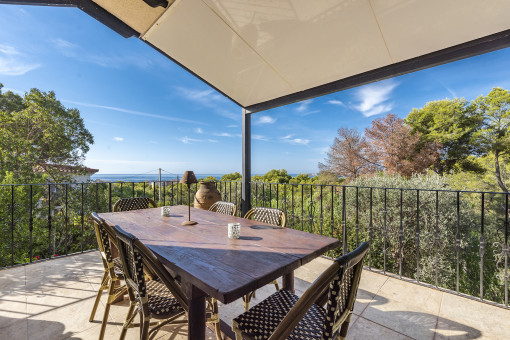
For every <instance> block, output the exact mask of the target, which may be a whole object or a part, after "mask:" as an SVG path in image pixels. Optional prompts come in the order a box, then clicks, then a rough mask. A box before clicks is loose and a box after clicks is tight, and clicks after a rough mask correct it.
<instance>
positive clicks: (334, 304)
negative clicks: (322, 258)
mask: <svg viewBox="0 0 510 340" xmlns="http://www.w3.org/2000/svg"><path fill="white" fill-rule="evenodd" d="M368 249H369V244H368V243H366V242H363V243H362V244H361V245H360V246H359V247H358V248H356V249H355V250H353V251H352V252H350V253H348V254H346V255H344V256H341V257H339V258H337V259H335V260H334V262H333V264H332V265H331V266H330V267H329V268H328V269H326V271H325V272H324V273H322V275H321V276H319V278H318V279H317V280H315V282H314V283H313V284H312V285H311V286H310V287H309V288H308V289H307V290H306V292H305V293H304V294H303V295H302V296H301V298H299V300H298V302H297V303H296V304H295V305H294V307H292V309H291V310H290V311H289V313H288V314H287V315H286V316H285V318H284V319H283V320H282V322H281V323H280V324H279V325H278V327H276V329H275V331H274V332H273V334H272V335H271V336H270V337H269V340H277V339H285V338H287V337H288V336H289V335H290V334H291V333H292V330H293V329H294V328H295V327H296V325H297V324H298V323H299V321H301V319H302V318H303V316H304V315H305V314H306V312H307V311H308V310H309V309H310V307H311V306H312V305H313V304H314V303H315V304H317V305H319V306H322V305H323V304H324V303H326V301H327V304H326V320H325V323H324V328H323V333H322V339H324V340H329V339H336V335H337V333H338V332H339V329H340V326H341V325H342V323H343V322H344V321H345V320H346V319H347V317H348V316H349V315H350V314H351V313H352V310H353V308H354V302H355V301H356V294H357V292H358V286H359V280H360V277H361V270H362V269H363V258H364V257H365V255H366V253H367V251H368ZM325 297H327V300H326V298H325ZM342 336H345V334H342Z"/></svg>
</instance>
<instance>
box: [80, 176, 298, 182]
mask: <svg viewBox="0 0 510 340" xmlns="http://www.w3.org/2000/svg"><path fill="white" fill-rule="evenodd" d="M223 175H224V174H195V176H196V177H197V179H200V178H206V177H208V176H212V177H214V178H216V179H217V180H218V181H219V180H220V179H221V177H222V176H223ZM253 175H255V174H253ZM289 175H290V176H292V177H296V176H297V174H289ZM181 176H182V175H170V174H161V180H162V181H171V180H176V179H177V178H181ZM90 179H91V180H92V181H102V182H145V181H149V182H154V181H158V180H159V175H158V174H145V175H132V174H94V175H92V176H90Z"/></svg>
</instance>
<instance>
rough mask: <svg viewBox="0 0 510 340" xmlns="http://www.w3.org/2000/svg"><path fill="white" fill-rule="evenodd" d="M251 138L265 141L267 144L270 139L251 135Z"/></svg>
mask: <svg viewBox="0 0 510 340" xmlns="http://www.w3.org/2000/svg"><path fill="white" fill-rule="evenodd" d="M251 138H253V139H256V140H263V141H266V142H267V141H268V140H269V138H268V137H266V136H263V135H251Z"/></svg>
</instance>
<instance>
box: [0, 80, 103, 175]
mask: <svg viewBox="0 0 510 340" xmlns="http://www.w3.org/2000/svg"><path fill="white" fill-rule="evenodd" d="M93 143H94V139H93V137H92V135H91V133H90V132H89V131H88V130H87V129H86V128H85V125H84V123H83V119H82V118H81V117H80V112H79V111H78V110H77V109H68V108H65V107H64V106H63V105H62V104H61V103H60V101H58V100H57V99H56V97H55V93H54V92H42V91H39V90H38V89H31V90H30V92H28V93H26V94H25V95H24V96H23V97H21V96H18V95H16V94H13V93H12V92H7V93H5V94H2V93H1V86H0V180H2V179H3V178H4V177H5V176H6V174H7V172H12V174H13V177H12V179H13V180H14V181H15V182H17V183H30V182H33V181H35V180H36V179H37V178H40V177H41V174H37V173H35V172H34V168H36V167H42V168H43V169H45V170H46V171H47V172H48V173H49V175H50V177H51V178H52V180H54V181H63V180H69V175H68V174H63V173H59V172H58V170H55V169H54V168H52V167H48V168H45V164H59V165H73V166H80V165H81V164H82V161H83V159H84V156H85V154H86V153H87V152H88V150H89V146H90V144H93Z"/></svg>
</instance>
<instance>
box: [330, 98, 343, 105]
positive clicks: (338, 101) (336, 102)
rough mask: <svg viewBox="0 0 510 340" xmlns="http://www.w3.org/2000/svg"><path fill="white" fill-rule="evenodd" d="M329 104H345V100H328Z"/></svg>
mask: <svg viewBox="0 0 510 340" xmlns="http://www.w3.org/2000/svg"><path fill="white" fill-rule="evenodd" d="M328 104H331V105H338V106H345V104H344V102H343V101H341V100H335V99H333V100H328Z"/></svg>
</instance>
